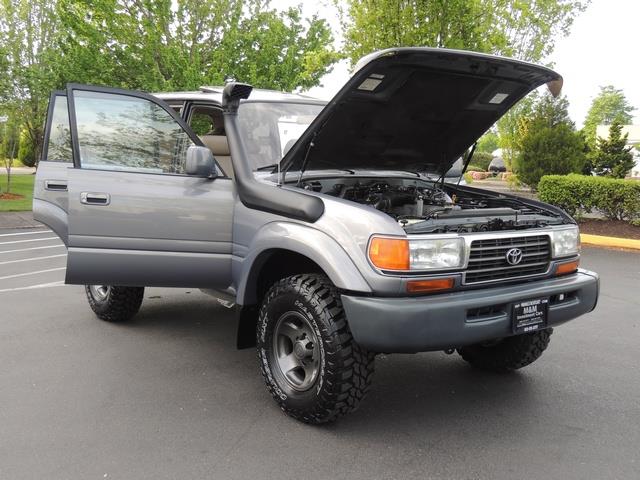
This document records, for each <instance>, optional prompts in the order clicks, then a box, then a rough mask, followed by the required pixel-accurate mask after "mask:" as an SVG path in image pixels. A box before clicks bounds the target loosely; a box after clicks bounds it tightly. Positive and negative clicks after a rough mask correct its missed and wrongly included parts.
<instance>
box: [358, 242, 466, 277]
mask: <svg viewBox="0 0 640 480" xmlns="http://www.w3.org/2000/svg"><path fill="white" fill-rule="evenodd" d="M369 259H370V260H371V263H373V264H374V265H375V266H376V267H378V268H380V269H383V270H434V269H439V270H443V269H453V268H460V267H462V265H463V264H464V240H463V239H462V238H459V237H453V238H440V239H412V240H408V239H406V238H384V237H374V238H372V239H371V242H370V243H369Z"/></svg>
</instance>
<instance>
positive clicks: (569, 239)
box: [551, 227, 580, 258]
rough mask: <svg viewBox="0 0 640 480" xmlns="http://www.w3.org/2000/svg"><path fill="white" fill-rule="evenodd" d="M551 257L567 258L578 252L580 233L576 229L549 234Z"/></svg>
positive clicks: (555, 231)
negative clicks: (551, 247)
mask: <svg viewBox="0 0 640 480" xmlns="http://www.w3.org/2000/svg"><path fill="white" fill-rule="evenodd" d="M551 243H552V245H553V257H554V258H557V257H567V256H569V255H576V254H577V253H578V252H580V231H579V230H578V227H571V228H563V229H562V230H554V231H552V232H551Z"/></svg>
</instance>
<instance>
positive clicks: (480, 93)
mask: <svg viewBox="0 0 640 480" xmlns="http://www.w3.org/2000/svg"><path fill="white" fill-rule="evenodd" d="M544 84H547V85H548V87H549V89H550V90H551V92H552V93H554V94H558V93H559V91H560V87H561V85H562V78H561V77H560V76H559V75H558V74H557V73H555V72H553V71H552V70H549V69H548V68H545V67H541V66H537V65H532V64H529V63H525V62H521V61H517V60H512V59H506V58H499V57H494V56H489V55H483V54H478V53H472V52H463V51H451V50H441V49H430V48H396V49H390V50H385V51H381V52H377V53H375V54H372V55H370V56H368V57H365V58H364V59H363V60H362V61H361V62H360V63H359V64H358V65H357V67H356V71H355V73H354V74H353V76H352V78H351V79H350V80H349V81H348V82H347V83H346V85H345V86H344V87H343V88H342V89H341V90H340V92H339V93H338V94H337V95H336V96H335V97H334V98H333V100H331V101H330V102H328V103H325V102H322V101H319V100H315V99H312V98H309V97H305V96H302V95H293V94H286V93H277V92H272V91H261V90H253V89H252V87H251V86H249V85H245V84H241V83H237V82H230V83H228V84H227V85H225V86H224V87H223V88H215V87H203V88H201V89H200V91H197V92H184V93H163V94H154V95H150V94H146V93H140V92H133V91H125V90H119V89H114V88H104V87H95V86H86V85H77V84H70V85H68V86H67V89H66V91H59V92H54V93H53V94H52V96H51V101H50V106H49V113H48V120H47V125H46V132H45V147H44V151H43V156H42V161H41V162H40V164H39V168H38V172H37V182H36V187H35V195H34V202H33V204H34V212H35V217H36V218H37V219H38V220H40V221H41V222H43V223H45V224H46V225H48V226H49V227H50V228H51V229H52V230H53V231H54V232H56V234H57V235H58V236H59V237H60V238H61V239H62V240H63V241H64V243H65V244H66V245H67V247H68V257H67V269H66V282H67V283H70V284H80V285H86V287H85V288H86V294H87V298H88V300H89V304H90V305H91V308H92V309H93V311H94V312H95V313H96V315H97V316H98V317H99V318H101V319H103V320H107V321H114V322H119V321H125V320H128V319H130V318H131V317H132V316H133V315H134V314H135V313H136V312H137V311H138V309H139V308H140V305H141V302H142V299H143V292H144V288H145V287H147V286H162V287H197V288H201V289H204V290H206V291H208V292H210V293H212V294H213V295H215V296H217V297H219V298H221V299H222V300H223V301H225V302H227V303H228V304H234V305H235V309H236V312H237V321H238V338H237V340H238V346H239V347H241V348H244V347H251V346H256V347H257V351H258V357H259V363H260V368H261V370H262V374H263V376H264V379H265V382H266V384H267V387H268V389H269V391H270V392H271V394H272V395H273V397H274V398H275V400H276V402H278V404H279V405H280V407H281V408H282V410H284V411H285V412H286V413H287V414H289V415H291V416H293V417H295V418H297V419H299V420H302V421H305V422H309V423H321V422H326V421H330V420H333V419H335V418H336V417H338V416H340V415H342V414H345V413H347V412H350V411H352V410H354V409H355V408H356V407H357V406H358V404H359V402H360V401H361V400H362V398H363V397H364V396H365V394H366V392H367V390H368V388H369V386H370V384H371V377H372V374H373V369H374V358H375V355H376V354H377V353H380V352H386V353H394V352H425V351H436V350H445V351H448V352H453V351H455V350H457V352H458V353H459V354H460V355H461V356H462V358H463V359H464V360H466V361H467V362H469V363H470V364H471V365H473V366H475V367H478V368H482V369H489V370H494V371H508V370H515V369H518V368H521V367H524V366H526V365H528V364H530V363H531V362H533V361H535V360H536V359H538V358H539V357H540V355H541V354H542V353H543V351H544V350H545V348H547V345H548V343H549V337H550V336H551V332H552V327H555V326H557V325H560V324H562V323H564V322H567V321H569V320H572V319H575V318H577V317H579V316H581V315H583V314H585V313H587V312H590V311H591V310H593V309H594V308H595V306H596V302H597V298H598V276H597V274H595V273H593V272H589V271H586V270H583V269H580V268H579V233H578V227H577V226H576V223H575V221H574V220H573V219H572V218H571V217H570V216H569V215H567V214H566V213H565V212H563V211H562V210H560V209H558V208H556V207H554V206H551V205H547V204H544V203H541V202H538V201H534V200H527V199H524V198H518V197H515V196H512V195H506V194H498V193H493V192H490V191H485V190H481V189H477V188H472V187H469V186H463V185H459V184H457V183H455V182H454V183H451V182H450V181H446V180H447V178H448V176H447V171H448V170H449V169H450V168H451V166H452V165H453V164H454V162H456V161H457V160H458V159H460V158H462V159H463V162H464V163H465V164H468V163H469V161H470V159H471V156H472V154H473V148H474V147H473V146H474V144H475V142H476V140H477V139H478V138H479V137H480V136H481V135H482V134H483V133H484V132H485V131H486V130H487V129H488V128H489V127H490V126H491V125H493V124H494V123H495V122H496V121H497V120H498V119H499V118H500V117H501V116H502V115H503V114H504V113H505V112H506V111H507V110H508V109H509V108H510V107H511V106H513V105H514V104H515V103H516V102H517V101H518V100H520V99H521V98H522V97H524V96H525V95H526V94H527V93H529V92H530V91H532V90H533V89H535V88H537V87H539V86H541V85H544Z"/></svg>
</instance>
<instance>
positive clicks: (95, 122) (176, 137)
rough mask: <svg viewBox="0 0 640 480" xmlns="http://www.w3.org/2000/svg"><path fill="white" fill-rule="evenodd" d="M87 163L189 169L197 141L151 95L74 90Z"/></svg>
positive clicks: (90, 165) (122, 168) (109, 167)
mask: <svg viewBox="0 0 640 480" xmlns="http://www.w3.org/2000/svg"><path fill="white" fill-rule="evenodd" d="M74 103H75V112H76V124H77V128H78V144H79V147H80V164H81V166H82V168H95V169H101V170H120V171H130V172H141V173H168V174H184V173H185V171H184V163H185V158H186V153H187V149H188V148H189V147H190V146H191V145H193V142H192V141H191V139H190V138H189V136H188V135H187V133H186V132H185V131H184V130H183V129H182V127H181V126H180V124H179V123H178V122H176V120H175V119H174V118H173V117H172V116H171V115H170V114H169V113H168V112H166V111H165V110H164V109H163V108H162V107H160V106H159V105H157V104H156V103H155V102H152V101H150V100H147V99H144V98H139V97H132V96H128V95H121V94H115V93H102V92H88V91H82V90H76V91H75V92H74Z"/></svg>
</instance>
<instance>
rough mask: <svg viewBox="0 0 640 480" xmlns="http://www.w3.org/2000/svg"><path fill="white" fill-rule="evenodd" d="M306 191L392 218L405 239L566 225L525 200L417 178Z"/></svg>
mask: <svg viewBox="0 0 640 480" xmlns="http://www.w3.org/2000/svg"><path fill="white" fill-rule="evenodd" d="M300 187H302V188H304V189H305V190H311V191H314V192H319V193H323V194H326V195H330V196H333V197H338V198H343V199H345V200H350V201H353V202H356V203H359V204H362V205H368V206H370V207H373V208H375V209H377V210H379V211H381V212H384V213H386V214H387V215H389V216H391V217H393V218H394V219H395V220H396V221H398V223H399V224H400V225H401V226H402V227H403V228H404V230H405V231H406V232H407V233H471V232H490V231H499V230H523V229H528V228H541V227H546V226H548V225H560V224H563V223H566V222H565V219H564V218H563V217H562V216H561V215H559V214H557V213H555V212H554V211H551V210H547V209H544V208H542V207H538V206H536V205H532V204H531V203H530V202H527V201H526V200H525V199H522V200H520V199H517V198H511V197H506V196H503V195H500V194H494V193H493V192H487V193H484V192H473V191H471V189H469V188H465V187H458V186H456V185H453V184H447V183H439V182H434V181H428V180H425V179H423V178H422V177H418V176H416V178H415V179H413V178H405V177H385V178H383V177H339V178H317V179H315V178H314V179H307V180H306V181H302V182H301V183H300Z"/></svg>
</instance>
